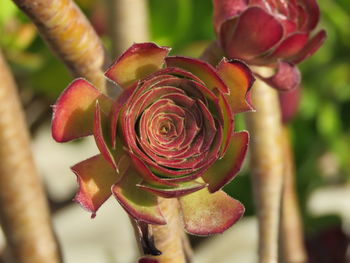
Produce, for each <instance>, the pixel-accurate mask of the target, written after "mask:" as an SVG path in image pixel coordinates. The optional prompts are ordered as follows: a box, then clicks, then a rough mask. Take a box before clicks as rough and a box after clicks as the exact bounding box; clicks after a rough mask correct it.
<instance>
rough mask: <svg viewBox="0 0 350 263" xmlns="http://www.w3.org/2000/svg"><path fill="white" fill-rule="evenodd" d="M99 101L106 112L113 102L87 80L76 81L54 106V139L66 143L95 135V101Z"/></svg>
mask: <svg viewBox="0 0 350 263" xmlns="http://www.w3.org/2000/svg"><path fill="white" fill-rule="evenodd" d="M97 99H99V101H100V103H101V106H102V108H103V110H104V111H105V112H108V111H109V110H110V107H111V105H112V100H111V99H110V98H108V97H106V96H105V95H103V94H102V93H101V92H100V91H98V90H97V89H96V88H95V87H94V86H92V84H90V83H89V82H88V81H86V80H85V79H81V78H80V79H76V80H74V81H73V82H72V83H71V84H70V85H69V86H68V87H67V88H66V89H65V90H64V91H63V93H62V94H61V96H60V97H59V98H58V100H57V102H56V103H55V105H54V106H53V117H52V137H53V138H54V139H55V140H56V141H57V142H66V141H70V140H73V139H76V138H80V137H83V136H87V135H91V134H92V133H93V118H94V111H95V101H96V100H97Z"/></svg>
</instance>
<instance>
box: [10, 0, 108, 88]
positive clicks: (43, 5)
mask: <svg viewBox="0 0 350 263" xmlns="http://www.w3.org/2000/svg"><path fill="white" fill-rule="evenodd" d="M13 1H14V2H15V4H16V5H17V6H18V7H19V8H20V9H21V10H22V11H23V12H24V13H25V14H27V15H28V16H29V17H30V18H31V20H32V21H33V22H34V23H35V25H36V26H37V28H38V30H39V31H40V33H41V35H42V36H43V37H44V38H45V40H46V41H47V43H48V44H49V46H50V47H51V48H52V50H53V51H54V52H55V53H56V54H57V55H58V57H59V58H60V59H62V60H63V61H64V62H65V64H66V65H67V66H68V68H70V69H71V71H72V72H73V73H74V74H75V75H76V76H80V77H85V78H87V79H88V80H89V81H91V82H92V83H94V84H95V85H96V86H97V87H98V88H100V89H101V90H104V89H105V78H104V76H103V72H102V70H101V68H102V66H103V63H104V50H103V47H102V44H101V42H100V39H99V37H98V36H97V34H96V33H95V31H94V29H93V28H92V26H91V24H90V23H89V21H88V20H87V19H86V17H85V15H84V14H83V13H82V12H81V11H80V9H79V8H78V7H77V6H76V4H75V3H74V2H73V1H72V0H50V1H47V0H13Z"/></svg>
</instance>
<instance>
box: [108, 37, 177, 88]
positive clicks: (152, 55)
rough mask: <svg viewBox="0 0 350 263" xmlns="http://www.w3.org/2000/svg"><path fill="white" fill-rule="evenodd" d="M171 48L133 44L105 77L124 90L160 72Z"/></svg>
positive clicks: (148, 44)
mask: <svg viewBox="0 0 350 263" xmlns="http://www.w3.org/2000/svg"><path fill="white" fill-rule="evenodd" d="M169 51H170V48H167V47H160V46H158V45H156V44H154V43H136V44H133V45H132V46H131V47H130V48H129V49H128V50H126V51H125V52H124V53H123V55H121V57H120V58H119V59H118V60H117V61H116V62H115V63H113V65H112V66H111V67H110V68H109V69H108V70H107V71H106V73H105V75H106V77H108V78H109V79H111V80H113V81H114V82H116V83H117V84H118V85H120V86H121V87H122V88H124V89H125V88H127V87H128V86H129V85H130V84H131V83H133V82H135V81H136V80H139V79H142V78H144V77H146V76H147V75H149V74H152V73H154V72H156V71H157V70H159V69H160V68H161V67H162V65H163V64H164V58H165V57H166V56H167V55H168V53H169Z"/></svg>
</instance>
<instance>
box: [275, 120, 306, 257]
mask: <svg viewBox="0 0 350 263" xmlns="http://www.w3.org/2000/svg"><path fill="white" fill-rule="evenodd" d="M283 139H284V155H283V156H284V161H285V167H284V169H285V170H284V184H283V194H282V218H281V232H280V239H281V257H282V261H283V262H285V263H305V262H307V255H306V251H305V246H304V235H303V228H302V223H301V219H300V212H299V206H298V200H297V192H296V188H295V168H294V158H293V150H292V146H291V140H290V135H289V130H288V127H286V126H284V128H283Z"/></svg>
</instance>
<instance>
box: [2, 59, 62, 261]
mask: <svg viewBox="0 0 350 263" xmlns="http://www.w3.org/2000/svg"><path fill="white" fill-rule="evenodd" d="M0 80H1V84H0V182H1V183H0V220H1V224H2V227H3V231H4V233H5V236H6V239H7V243H8V246H9V248H10V250H11V252H12V256H13V258H14V260H15V261H16V262H17V263H58V262H61V259H60V256H59V251H58V246H57V243H56V241H55V237H54V234H53V231H52V228H51V222H50V214H49V209H48V205H47V201H46V198H45V194H44V190H43V187H42V184H41V181H40V178H39V175H38V172H37V170H36V168H35V165H34V161H33V158H32V153H31V149H30V138H29V134H28V130H27V127H26V122H25V119H24V114H23V112H22V109H21V105H20V102H19V98H18V95H17V90H16V85H15V82H14V79H13V77H12V75H11V72H10V69H9V68H8V66H7V64H6V62H5V60H4V58H3V56H2V54H1V53H0Z"/></svg>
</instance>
